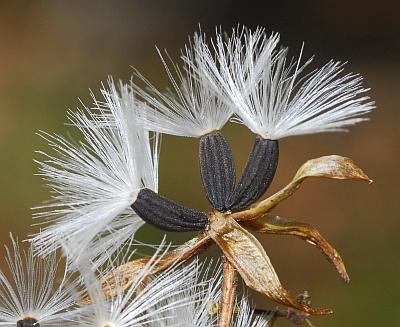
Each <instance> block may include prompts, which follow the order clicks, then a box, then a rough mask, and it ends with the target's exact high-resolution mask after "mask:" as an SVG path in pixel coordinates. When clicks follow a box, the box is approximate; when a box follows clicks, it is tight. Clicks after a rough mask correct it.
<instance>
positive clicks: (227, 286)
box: [219, 257, 237, 327]
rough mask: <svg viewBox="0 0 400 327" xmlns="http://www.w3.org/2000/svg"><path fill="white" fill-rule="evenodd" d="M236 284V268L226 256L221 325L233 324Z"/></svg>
mask: <svg viewBox="0 0 400 327" xmlns="http://www.w3.org/2000/svg"><path fill="white" fill-rule="evenodd" d="M236 284H237V283H236V270H235V268H234V267H233V266H232V265H231V263H230V262H229V260H228V259H227V258H226V257H224V267H223V283H222V290H221V316H220V318H219V327H229V326H230V324H231V320H232V314H233V309H234V306H235V293H236Z"/></svg>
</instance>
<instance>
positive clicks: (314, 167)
mask: <svg viewBox="0 0 400 327" xmlns="http://www.w3.org/2000/svg"><path fill="white" fill-rule="evenodd" d="M308 177H325V178H331V179H349V180H360V181H367V182H369V183H372V180H371V179H369V177H368V176H367V175H366V174H365V173H364V172H363V171H362V170H361V168H359V167H357V166H356V164H355V163H354V162H353V161H352V160H351V159H349V158H346V157H341V156H338V155H331V156H325V157H320V158H317V159H311V160H309V161H307V162H306V163H305V164H303V165H302V166H301V167H300V169H299V170H298V171H297V173H296V175H295V176H294V178H293V180H292V181H291V182H290V183H289V184H288V185H286V186H285V187H284V188H283V189H282V190H280V191H278V192H277V193H275V194H273V195H272V196H270V197H269V198H267V199H265V200H263V201H260V202H259V203H258V204H256V205H255V206H253V207H252V208H250V209H248V210H244V211H242V212H236V213H234V214H232V215H231V217H232V218H233V219H235V220H237V221H239V220H251V219H255V218H257V217H260V216H261V215H263V214H265V213H267V212H268V211H270V210H271V209H272V208H274V207H275V206H276V205H278V204H279V203H280V202H282V201H283V200H285V199H287V198H288V197H289V196H291V195H292V194H293V193H294V192H295V191H296V190H297V189H298V188H299V187H300V185H301V183H302V182H303V181H304V180H305V179H306V178H308Z"/></svg>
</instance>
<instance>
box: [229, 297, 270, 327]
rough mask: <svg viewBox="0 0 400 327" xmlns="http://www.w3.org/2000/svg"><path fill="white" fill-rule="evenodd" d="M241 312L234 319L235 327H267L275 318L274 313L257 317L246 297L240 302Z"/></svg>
mask: <svg viewBox="0 0 400 327" xmlns="http://www.w3.org/2000/svg"><path fill="white" fill-rule="evenodd" d="M238 306H239V312H238V314H237V315H236V317H235V318H234V321H233V326H234V327H266V326H268V322H269V321H270V320H271V318H272V316H273V312H271V313H265V314H262V315H255V314H254V309H252V308H251V307H250V305H249V302H248V300H247V298H246V297H243V298H242V299H241V300H240V302H239V305H238Z"/></svg>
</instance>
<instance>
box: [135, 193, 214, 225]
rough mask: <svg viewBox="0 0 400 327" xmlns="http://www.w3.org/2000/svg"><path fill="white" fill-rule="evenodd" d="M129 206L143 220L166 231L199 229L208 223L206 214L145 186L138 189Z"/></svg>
mask: <svg viewBox="0 0 400 327" xmlns="http://www.w3.org/2000/svg"><path fill="white" fill-rule="evenodd" d="M131 207H132V209H133V210H134V211H135V212H136V213H137V214H138V215H139V217H141V218H142V219H143V220H144V221H146V222H148V223H149V224H151V225H154V226H156V227H158V228H160V229H162V230H166V231H173V232H191V231H199V230H204V229H205V228H206V226H207V223H208V217H207V215H206V214H204V213H202V212H200V211H196V210H193V209H189V208H186V207H184V206H181V205H180V204H178V203H175V202H173V201H171V200H169V199H167V198H165V197H163V196H161V195H159V194H157V193H155V192H153V191H152V190H150V189H147V188H144V189H142V190H140V192H139V194H138V197H137V199H136V201H135V202H134V203H133V204H132V205H131Z"/></svg>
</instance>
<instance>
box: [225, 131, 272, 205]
mask: <svg viewBox="0 0 400 327" xmlns="http://www.w3.org/2000/svg"><path fill="white" fill-rule="evenodd" d="M278 158H279V146H278V141H275V140H266V139H263V138H261V137H259V136H258V137H257V138H256V140H255V142H254V145H253V149H252V151H251V153H250V156H249V159H248V161H247V164H246V167H245V169H244V171H243V175H242V177H241V178H240V181H239V183H238V185H237V186H236V188H235V191H234V193H233V196H232V198H231V201H230V204H229V206H228V209H230V210H232V211H239V210H243V209H245V208H247V207H248V206H250V205H251V204H253V203H254V202H256V201H257V200H258V199H259V198H260V197H261V196H262V195H263V194H264V193H265V191H266V190H267V188H268V187H269V186H270V185H271V182H272V180H273V178H274V175H275V172H276V168H277V166H278Z"/></svg>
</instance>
